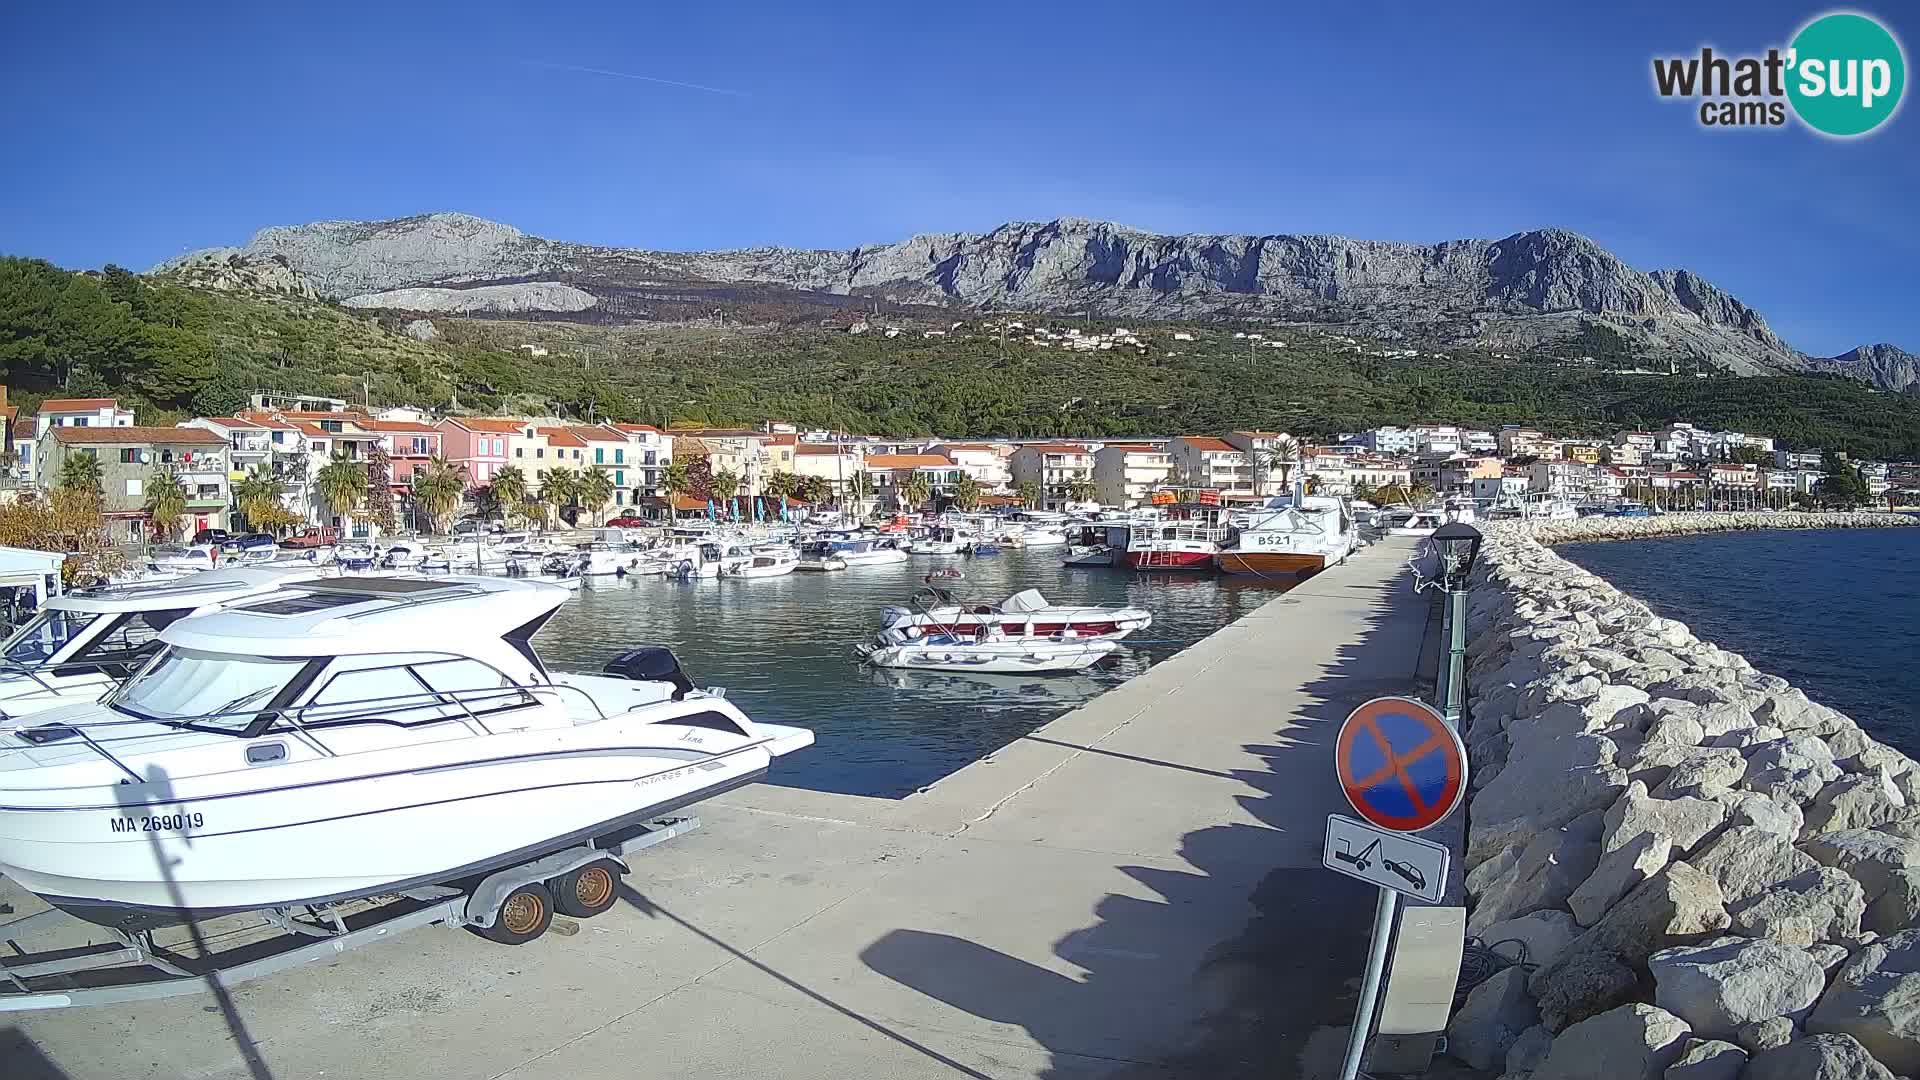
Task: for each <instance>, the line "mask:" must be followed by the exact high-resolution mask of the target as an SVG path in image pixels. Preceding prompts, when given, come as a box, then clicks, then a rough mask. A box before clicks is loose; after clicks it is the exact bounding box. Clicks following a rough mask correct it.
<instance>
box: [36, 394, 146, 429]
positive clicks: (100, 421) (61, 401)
mask: <svg viewBox="0 0 1920 1080" xmlns="http://www.w3.org/2000/svg"><path fill="white" fill-rule="evenodd" d="M34 425H35V426H34V431H33V433H34V435H35V436H36V437H38V436H40V435H44V434H46V432H47V429H48V428H55V427H132V426H133V410H132V409H123V408H121V407H120V402H119V400H118V399H117V398H48V399H47V400H45V401H43V402H41V403H40V411H39V412H38V413H37V414H36V415H35V417H34Z"/></svg>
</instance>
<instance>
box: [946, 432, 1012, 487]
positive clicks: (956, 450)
mask: <svg viewBox="0 0 1920 1080" xmlns="http://www.w3.org/2000/svg"><path fill="white" fill-rule="evenodd" d="M927 453H929V454H945V455H947V458H948V459H949V460H951V461H952V462H953V463H954V464H955V465H957V466H959V468H960V471H961V472H964V473H966V474H967V475H968V476H971V477H973V479H974V481H975V482H976V483H978V484H979V485H980V486H981V488H983V489H985V490H986V491H990V492H1000V491H1006V490H1007V489H1008V488H1009V487H1011V486H1012V485H1013V470H1012V469H1010V468H1008V466H1007V459H1008V458H1010V457H1011V456H1012V454H1013V447H1012V446H1010V445H1007V444H1000V445H995V444H993V443H936V444H934V445H932V446H929V447H927Z"/></svg>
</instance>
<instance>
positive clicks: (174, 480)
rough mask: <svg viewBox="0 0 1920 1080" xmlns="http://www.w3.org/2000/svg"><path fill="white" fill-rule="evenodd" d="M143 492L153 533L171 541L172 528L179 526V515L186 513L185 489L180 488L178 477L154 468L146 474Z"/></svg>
mask: <svg viewBox="0 0 1920 1080" xmlns="http://www.w3.org/2000/svg"><path fill="white" fill-rule="evenodd" d="M145 490H146V496H147V517H148V519H150V520H151V521H152V522H153V527H154V529H155V531H157V532H159V533H160V534H161V535H162V536H164V537H166V538H167V539H169V540H171V539H172V538H173V530H174V527H175V526H177V525H179V524H180V515H182V514H184V513H186V512H187V489H186V488H183V487H181V486H180V478H179V477H177V476H174V475H173V474H172V473H170V472H168V471H167V470H165V469H159V468H156V469H154V470H153V471H152V472H150V473H148V474H147V483H146V489H145Z"/></svg>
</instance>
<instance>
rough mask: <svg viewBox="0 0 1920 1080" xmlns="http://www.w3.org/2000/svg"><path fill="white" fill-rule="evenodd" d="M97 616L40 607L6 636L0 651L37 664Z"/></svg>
mask: <svg viewBox="0 0 1920 1080" xmlns="http://www.w3.org/2000/svg"><path fill="white" fill-rule="evenodd" d="M99 617H100V616H98V615H89V614H86V613H84V612H79V611H60V610H57V609H49V610H47V611H42V612H40V613H39V614H38V615H35V616H34V617H33V620H32V621H31V622H29V623H27V625H25V626H23V627H21V628H20V629H19V631H18V632H16V633H15V634H14V635H13V636H12V637H10V638H8V639H7V643H6V645H5V646H4V647H0V649H3V650H4V651H3V652H0V655H4V656H5V657H6V658H7V659H8V660H11V661H13V662H14V663H17V664H37V663H39V662H41V661H43V660H45V659H47V658H48V657H50V656H52V655H53V654H54V653H57V652H59V651H60V650H61V649H62V648H64V647H65V646H66V644H67V642H69V641H72V640H73V639H74V637H76V636H77V635H78V634H79V633H80V632H81V631H82V630H85V629H86V628H87V627H89V626H91V625H93V622H94V620H96V619H98V618H99Z"/></svg>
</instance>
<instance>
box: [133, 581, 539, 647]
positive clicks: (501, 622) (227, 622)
mask: <svg viewBox="0 0 1920 1080" xmlns="http://www.w3.org/2000/svg"><path fill="white" fill-rule="evenodd" d="M569 595H571V594H570V593H569V592H568V591H567V590H566V589H563V588H561V587H559V586H557V585H548V584H545V583H542V582H534V581H517V580H513V579H510V578H492V577H469V576H462V575H442V576H436V577H430V578H429V577H412V576H401V577H380V578H375V577H360V576H355V575H349V576H344V577H336V578H327V579H324V580H320V581H310V582H304V583H301V584H298V585H295V586H292V587H289V588H286V589H282V590H279V591H277V592H273V593H269V594H266V595H263V596H261V597H259V598H258V599H255V600H251V601H248V602H246V603H243V604H239V605H236V606H233V607H229V608H224V609H222V610H220V611H217V612H212V613H209V614H206V615H201V616H198V617H195V618H190V619H182V620H180V621H179V622H177V623H174V624H173V625H172V626H170V627H168V628H167V629H166V631H165V632H164V633H162V634H161V635H160V636H161V640H163V641H165V642H166V643H167V644H169V645H178V646H181V647H182V648H187V649H199V650H203V651H206V652H216V653H229V654H239V655H247V656H337V655H346V654H362V653H388V652H413V651H418V650H419V649H420V648H421V645H422V643H423V642H444V641H447V640H448V638H449V637H450V636H451V635H458V636H459V638H461V639H463V640H469V641H476V640H477V641H482V642H484V641H489V640H491V641H498V640H499V639H500V638H501V637H503V636H504V635H506V634H507V633H509V632H511V631H513V630H515V629H516V628H519V627H523V626H527V625H529V624H533V623H536V622H537V621H542V620H544V619H545V617H546V616H548V615H550V614H551V613H552V612H553V611H554V609H556V608H558V607H559V606H560V605H561V604H562V603H563V602H565V601H566V599H567V597H568V596H569Z"/></svg>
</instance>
